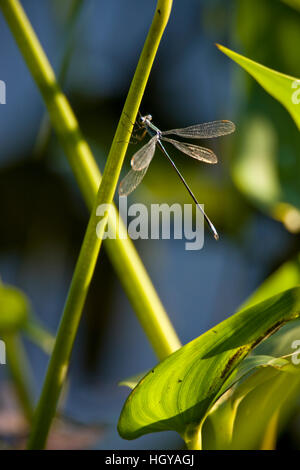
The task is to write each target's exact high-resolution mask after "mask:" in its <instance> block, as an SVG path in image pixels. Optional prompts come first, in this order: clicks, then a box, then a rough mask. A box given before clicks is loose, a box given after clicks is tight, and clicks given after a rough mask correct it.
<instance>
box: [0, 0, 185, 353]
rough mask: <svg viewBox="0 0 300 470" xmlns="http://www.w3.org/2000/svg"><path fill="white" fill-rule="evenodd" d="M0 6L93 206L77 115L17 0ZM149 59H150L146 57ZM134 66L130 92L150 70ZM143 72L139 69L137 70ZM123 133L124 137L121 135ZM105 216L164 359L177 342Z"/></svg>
mask: <svg viewBox="0 0 300 470" xmlns="http://www.w3.org/2000/svg"><path fill="white" fill-rule="evenodd" d="M165 5H166V6H165ZM0 7H1V9H2V11H3V14H4V16H5V19H6V21H7V24H8V25H9V27H10V29H11V31H12V34H13V36H14V38H15V40H16V42H17V44H18V46H19V49H20V51H21V53H22V54H23V57H24V59H25V61H26V63H27V66H28V68H29V70H30V72H31V74H32V76H33V78H34V80H35V81H36V83H37V85H38V87H39V89H40V91H41V94H42V96H43V99H44V102H45V104H46V106H47V109H48V112H49V116H50V120H51V123H52V125H53V128H54V129H55V131H56V133H57V135H58V137H59V139H60V141H61V144H62V146H63V148H64V151H65V153H66V155H67V157H68V160H69V163H70V165H71V168H72V171H73V173H74V175H75V177H76V179H77V182H78V185H79V187H80V190H81V192H82V194H83V197H84V199H85V201H86V203H87V205H88V207H89V209H92V206H93V203H94V201H95V198H96V194H97V190H98V188H99V184H100V181H101V174H100V172H99V169H98V166H97V164H96V162H95V159H94V157H93V155H92V152H91V150H90V148H89V146H88V144H87V142H86V141H85V140H84V139H83V137H82V134H81V131H80V129H79V126H78V122H77V120H76V117H75V116H74V113H73V111H72V109H71V107H70V104H69V102H68V100H67V98H66V97H65V95H64V94H63V93H62V91H61V89H60V87H59V85H58V83H57V80H56V78H55V75H54V72H53V69H52V67H51V65H50V63H49V61H48V59H47V57H46V55H45V53H44V51H43V49H42V47H41V44H40V42H39V40H38V38H37V36H36V34H35V32H34V31H33V29H32V26H31V24H30V22H29V20H28V18H27V16H26V14H25V12H24V10H23V8H22V6H21V5H20V2H19V1H18V0H0ZM170 7H171V1H170V0H168V1H167V2H163V1H160V2H158V6H157V9H156V12H155V17H154V23H153V25H152V29H151V35H152V36H153V35H156V38H157V39H158V37H159V36H160V35H161V33H162V30H163V28H164V26H165V24H166V21H167V16H168V14H169V11H170ZM158 10H160V13H158ZM157 39H155V41H154V43H153V45H154V48H157V46H158V42H159V41H158V40H157ZM149 49H150V44H149V40H148V45H147V48H146V49H144V52H143V54H144V55H143V57H144V59H145V56H146V55H147V54H148V53H149ZM146 58H147V57H146ZM144 59H143V60H144ZM150 60H152V57H151V56H150ZM139 67H140V72H139V74H138V75H137V74H136V75H135V78H134V89H135V90H138V89H139V88H144V87H145V84H146V79H145V75H143V73H144V74H146V73H148V72H149V70H150V67H149V65H148V66H146V65H145V63H144V62H142V63H141V62H140V65H139ZM142 70H143V73H142V72H141V71H142ZM136 92H137V91H136ZM134 95H135V92H134V91H131V93H130V97H129V98H130V99H129V101H127V109H128V108H130V109H128V111H129V112H127V115H129V118H130V120H131V121H134V120H135V116H136V112H137V108H138V105H139V103H140V99H141V96H142V94H137V95H136V98H137V100H136V102H135V104H134V105H133V103H134V98H135V96H134ZM124 116H125V115H124V114H123V117H124ZM124 123H125V125H124V126H122V125H119V128H121V130H122V131H123V133H122V135H123V138H119V140H125V141H127V140H128V135H129V130H128V127H129V126H130V125H129V120H128V117H126V116H125V118H124ZM123 128H124V129H123ZM125 129H127V132H125ZM125 135H126V136H127V139H126V138H124V136H125ZM125 151H126V146H124V147H123V148H122V151H121V147H119V145H118V144H117V140H116V139H115V141H114V146H113V148H112V152H113V154H114V155H119V156H120V161H119V163H118V164H117V165H116V164H115V162H114V164H113V165H110V170H109V173H111V171H112V167H115V165H116V166H117V170H118V171H119V169H120V167H121V160H123V157H124V154H125ZM108 176H109V175H108ZM114 186H115V184H114ZM112 192H113V191H111V193H110V196H111V194H112ZM110 219H111V225H112V226H113V228H114V230H116V239H115V240H113V239H107V240H105V245H106V249H107V252H108V255H109V257H110V259H111V262H112V264H113V266H114V268H115V270H116V272H117V274H118V276H119V278H120V281H121V283H122V285H123V287H124V290H125V292H126V294H127V296H128V298H129V300H130V302H131V304H132V306H133V308H134V310H135V312H136V314H137V317H138V319H139V321H140V323H141V325H142V327H143V329H144V331H145V333H146V335H147V337H148V339H149V341H150V343H151V345H152V347H153V349H154V351H155V352H156V354H157V356H158V358H159V359H164V358H165V357H166V356H168V355H169V354H171V353H172V352H173V351H175V350H176V349H178V348H179V347H180V341H179V339H178V337H177V335H176V332H175V331H174V328H173V326H172V324H171V322H170V320H169V318H168V316H167V314H166V312H165V310H164V308H163V306H162V304H161V301H160V299H159V297H158V295H157V293H156V291H155V289H154V287H153V284H152V282H151V280H150V278H149V276H148V274H147V271H146V270H145V268H144V266H143V263H142V261H141V259H140V257H139V256H138V253H137V252H136V249H135V247H134V245H133V244H132V242H131V240H130V239H128V238H127V232H126V229H125V227H124V225H123V223H122V222H121V223H120V224H119V225H118V226H117V225H116V224H115V221H114V217H113V216H109V220H110Z"/></svg>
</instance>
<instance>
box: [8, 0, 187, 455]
mask: <svg viewBox="0 0 300 470" xmlns="http://www.w3.org/2000/svg"><path fill="white" fill-rule="evenodd" d="M0 5H1V7H2V10H3V12H4V15H5V17H6V20H7V22H8V24H9V25H10V27H11V29H12V31H13V34H14V36H15V38H16V40H17V42H18V44H19V47H20V48H21V50H22V52H23V55H24V57H25V59H26V61H27V64H28V65H29V67H30V69H31V71H32V74H33V75H34V77H35V79H36V81H37V83H38V85H39V87H40V89H41V91H42V93H43V96H44V99H45V101H46V103H47V105H48V108H49V113H50V117H52V119H53V125H54V126H55V128H56V130H57V131H58V132H59V134H60V136H61V139H62V141H63V144H64V148H65V150H66V151H67V153H68V154H71V153H72V152H73V151H74V150H76V149H77V150H78V151H79V155H80V158H81V163H82V165H78V161H77V160H75V161H74V159H73V158H72V162H71V163H72V164H73V170H74V172H75V174H76V176H77V178H78V181H79V183H80V186H81V188H82V189H83V191H84V192H85V194H86V197H87V198H88V201H89V202H90V201H91V200H92V199H93V195H94V191H93V188H92V185H90V181H93V182H94V184H95V183H96V180H95V179H94V177H93V175H94V174H98V179H100V175H99V172H98V169H97V167H96V164H95V162H94V159H93V157H92V154H91V152H90V149H89V147H88V146H87V144H86V142H85V141H84V140H83V138H82V136H81V134H80V131H79V128H78V124H77V121H76V119H75V116H74V115H73V113H72V111H71V108H70V107H69V104H68V102H67V100H66V98H65V97H64V95H63V94H62V92H61V90H60V89H59V86H58V84H57V82H56V80H55V76H54V73H53V70H52V69H51V67H50V64H49V62H48V61H47V59H46V56H45V55H44V53H43V51H42V49H41V47H40V44H39V42H38V40H37V38H36V36H35V34H34V32H33V30H32V28H31V26H30V24H29V21H28V19H27V17H26V15H25V13H24V11H23V9H22V8H21V5H20V3H19V2H18V1H17V0H1V3H0ZM171 5H172V0H158V2H157V8H156V11H155V15H154V19H153V22H152V25H151V28H150V31H149V34H148V37H147V39H146V42H145V45H144V48H143V51H142V54H141V57H140V60H139V63H138V66H137V69H136V72H135V75H134V78H133V81H132V84H131V87H130V90H129V93H128V96H127V99H126V102H125V106H124V110H123V113H122V116H121V119H120V122H119V125H118V128H117V131H116V134H115V138H114V140H113V143H112V147H111V151H110V153H109V156H108V160H107V164H106V167H105V171H104V175H103V180H102V183H101V185H100V189H99V192H98V195H97V198H96V201H95V204H94V207H93V210H92V215H91V218H90V221H89V224H88V227H87V231H86V235H85V238H84V241H83V244H82V247H81V251H80V254H79V258H78V261H77V264H76V268H75V272H74V276H73V279H72V283H71V287H70V290H69V294H68V298H67V301H66V305H65V309H64V313H63V316H62V319H61V323H60V326H59V331H58V335H57V339H56V343H55V347H54V351H53V354H52V356H51V359H50V363H49V367H48V370H47V374H46V379H45V383H44V387H43V391H42V394H41V397H40V400H39V404H38V407H37V411H36V415H35V419H34V423H33V428H32V433H31V437H30V440H29V448H32V449H33V448H44V446H45V443H46V440H47V436H48V433H49V429H50V425H51V422H52V419H53V417H54V414H55V410H56V406H57V402H58V398H59V394H60V391H61V387H62V385H63V382H64V379H65V377H66V373H67V370H68V364H69V359H70V355H71V351H72V347H73V343H74V340H75V336H76V333H77V329H78V325H79V321H80V318H81V314H82V309H83V306H84V302H85V298H86V295H87V291H88V288H89V285H90V282H91V279H92V275H93V272H94V268H95V264H96V260H97V256H98V253H99V250H100V246H101V238H102V234H103V232H104V229H105V225H104V224H103V223H102V224H101V227H102V228H101V230H100V231H99V230H98V236H97V235H96V227H97V223H98V219H97V216H96V208H97V207H98V205H101V204H110V203H111V202H112V199H113V196H114V193H115V189H116V185H117V181H118V178H119V175H120V171H121V167H122V163H123V159H124V157H125V153H126V149H127V145H128V144H127V142H128V140H129V138H130V133H131V131H132V125H131V124H129V122H130V121H131V122H133V121H135V119H136V115H137V112H138V108H139V106H140V102H141V100H142V96H143V93H144V90H145V86H146V83H147V80H148V77H149V74H150V70H151V67H152V64H153V61H154V58H155V55H156V52H157V48H158V45H159V42H160V39H161V37H162V34H163V31H164V29H165V26H166V24H167V21H168V18H169V15H170V11H171ZM24 44H25V46H24ZM41 72H43V73H41ZM128 121H129V122H128ZM74 144H75V146H74ZM77 153H78V152H77ZM82 168H85V170H86V172H85V173H83V172H82ZM87 176H88V177H89V178H87ZM109 213H110V214H111V213H112V211H109ZM113 215H114V214H112V215H111V216H113ZM107 217H108V214H107V216H106V220H107ZM122 231H123V232H124V227H123V228H122ZM118 235H119V237H120V233H119V234H118ZM118 241H119V242H120V241H121V238H119V239H118ZM123 241H124V240H123ZM127 246H128V245H127ZM115 248H116V246H115ZM131 253H132V250H131ZM120 254H123V255H124V251H123V250H120ZM113 259H116V258H115V257H113ZM132 261H133V259H131V260H128V259H127V263H128V262H130V264H131V270H132V268H133V266H134V265H133V263H132ZM119 263H121V260H120V259H119V260H118V264H119ZM139 267H140V269H141V263H140V266H139ZM122 269H123V268H122ZM129 272H130V270H129ZM122 274H123V275H124V274H125V273H124V272H122ZM123 277H124V276H123ZM143 278H144V280H145V279H146V273H145V272H144V276H143ZM135 280H136V281H137V280H138V279H137V278H135ZM125 286H126V287H128V284H127V283H126V284H125ZM131 289H134V295H135V296H136V285H133V286H132V287H131ZM152 289H153V288H152ZM153 293H154V292H153V290H152V292H150V296H148V295H147V296H146V297H147V302H146V306H147V307H148V309H149V306H150V305H151V302H152V300H153V298H152V294H153ZM130 296H131V297H132V290H131V291H130ZM143 299H145V292H143V295H142V296H141V297H140V300H143ZM154 300H155V301H156V306H157V305H158V302H159V301H158V302H157V300H158V299H157V297H156V299H154ZM143 303H144V302H143ZM136 305H138V304H136ZM149 319H151V320H152V322H151V323H152V324H151V326H150V327H149V325H148V327H147V320H149ZM141 320H144V326H145V327H146V328H145V329H146V332H147V333H148V336H149V337H151V338H152V339H154V335H155V334H156V333H155V331H154V328H155V329H157V330H158V331H159V333H160V337H161V339H162V342H160V341H159V340H158V339H157V338H155V339H154V342H153V345H154V347H155V348H156V350H157V351H158V352H159V355H160V356H161V357H162V356H165V355H166V346H167V349H168V353H170V352H171V351H172V350H174V349H176V348H177V347H178V346H179V342H178V339H177V337H176V334H175V333H174V330H173V329H172V327H171V325H170V323H169V320H168V318H167V316H166V314H165V312H164V311H161V312H160V314H159V315H157V314H155V313H154V312H152V313H151V315H150V317H149V318H145V315H144V313H142V316H141ZM145 320H146V321H145ZM165 326H167V327H168V333H167V335H166V334H165V332H163V331H162V328H164V327H165ZM170 334H171V341H172V344H171V343H170V341H169V340H170V337H169V338H168V335H170ZM174 346H175V347H174Z"/></svg>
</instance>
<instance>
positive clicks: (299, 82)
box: [217, 44, 300, 129]
mask: <svg viewBox="0 0 300 470" xmlns="http://www.w3.org/2000/svg"><path fill="white" fill-rule="evenodd" d="M217 47H218V48H219V49H220V51H222V52H224V54H226V55H227V56H228V57H230V58H231V59H232V60H234V61H235V62H236V63H237V64H239V65H240V66H241V67H243V69H244V70H246V72H248V73H249V74H250V75H252V77H253V78H255V80H256V81H257V82H258V83H259V84H260V85H261V86H262V87H263V88H264V89H265V90H266V91H267V92H268V93H269V94H270V95H272V96H273V97H274V98H275V99H276V100H278V101H279V102H280V103H281V104H282V105H283V106H284V107H285V108H286V109H287V110H288V111H289V113H290V114H291V116H292V117H293V119H294V121H295V122H296V124H297V126H298V129H300V79H297V78H295V77H291V76H289V75H284V74H283V73H280V72H277V71H276V70H272V69H270V68H268V67H265V66H264V65H261V64H259V63H258V62H254V61H253V60H250V59H248V58H247V57H244V56H242V55H240V54H237V53H236V52H233V51H231V50H230V49H227V47H224V46H221V45H219V44H217Z"/></svg>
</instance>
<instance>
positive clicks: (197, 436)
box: [183, 421, 203, 450]
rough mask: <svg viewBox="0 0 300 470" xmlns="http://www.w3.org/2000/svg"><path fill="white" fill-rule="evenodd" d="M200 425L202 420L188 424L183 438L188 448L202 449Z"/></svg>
mask: <svg viewBox="0 0 300 470" xmlns="http://www.w3.org/2000/svg"><path fill="white" fill-rule="evenodd" d="M202 426H203V421H202V422H201V423H200V424H197V425H195V424H191V425H189V426H188V428H187V430H186V432H185V434H184V436H183V439H184V441H185V443H186V446H187V448H188V449H189V450H202Z"/></svg>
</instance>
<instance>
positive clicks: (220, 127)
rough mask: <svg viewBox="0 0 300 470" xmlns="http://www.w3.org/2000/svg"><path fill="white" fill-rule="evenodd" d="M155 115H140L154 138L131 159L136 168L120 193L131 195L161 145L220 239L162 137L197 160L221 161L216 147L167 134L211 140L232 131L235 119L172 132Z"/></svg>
mask: <svg viewBox="0 0 300 470" xmlns="http://www.w3.org/2000/svg"><path fill="white" fill-rule="evenodd" d="M151 121H152V116H151V114H148V115H147V116H140V118H139V124H140V127H142V128H143V129H144V133H148V134H149V136H150V137H151V139H150V140H149V142H147V144H146V145H144V146H143V147H142V148H141V149H140V150H138V151H137V152H136V153H135V154H134V155H133V157H132V159H131V167H132V169H131V170H130V171H129V173H128V174H127V175H126V176H125V178H124V179H123V180H122V181H121V183H120V186H119V195H120V196H127V195H128V194H130V193H131V192H132V191H134V189H135V188H136V187H137V186H138V185H139V184H140V182H141V181H142V179H143V178H144V176H145V174H146V172H147V170H148V167H149V165H150V163H151V160H152V158H153V157H154V153H155V149H156V146H157V145H158V147H159V148H160V150H161V151H162V152H163V154H164V155H165V157H166V158H167V159H168V161H169V162H170V163H171V165H172V167H173V168H174V170H175V171H176V173H177V175H178V176H179V178H180V179H181V181H182V182H183V184H184V186H185V187H186V189H187V190H188V192H189V194H190V196H191V197H192V199H193V201H194V202H195V204H196V206H197V207H198V209H199V210H200V211H201V212H202V214H203V216H204V218H205V220H206V222H207V223H208V225H209V227H210V229H211V231H212V233H213V235H214V237H215V239H216V240H218V238H219V235H218V232H217V230H216V229H215V227H214V225H213V223H212V222H211V221H210V219H209V218H208V216H207V215H206V213H205V211H204V210H203V209H202V207H201V206H200V204H199V203H198V201H197V199H196V197H195V196H194V194H193V192H192V191H191V189H190V187H189V186H188V184H187V183H186V181H185V179H184V178H183V176H182V174H181V173H180V171H179V170H178V168H177V167H176V165H175V163H174V162H173V160H172V159H171V157H170V155H169V154H168V152H167V151H166V149H165V147H164V145H163V143H162V140H163V141H165V142H169V143H170V144H172V145H173V146H174V147H175V148H177V149H178V150H180V151H181V152H183V153H185V154H186V155H188V156H189V157H192V158H195V159H196V160H199V161H202V162H206V163H217V161H218V159H217V157H216V155H215V154H214V152H213V151H212V150H209V149H207V148H205V147H200V146H199V145H194V144H190V143H186V142H180V141H178V140H174V139H169V138H168V137H166V136H167V135H170V134H171V135H176V136H178V137H187V138H190V139H208V138H212V137H220V136H222V135H226V134H231V133H232V132H234V130H235V125H234V124H233V122H231V121H213V122H205V123H202V124H196V125H194V126H190V127H184V128H183V129H172V130H170V131H161V130H160V129H158V128H157V127H156V126H154V124H153V123H152V122H151Z"/></svg>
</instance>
